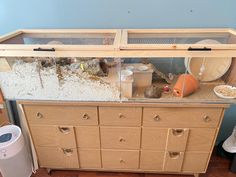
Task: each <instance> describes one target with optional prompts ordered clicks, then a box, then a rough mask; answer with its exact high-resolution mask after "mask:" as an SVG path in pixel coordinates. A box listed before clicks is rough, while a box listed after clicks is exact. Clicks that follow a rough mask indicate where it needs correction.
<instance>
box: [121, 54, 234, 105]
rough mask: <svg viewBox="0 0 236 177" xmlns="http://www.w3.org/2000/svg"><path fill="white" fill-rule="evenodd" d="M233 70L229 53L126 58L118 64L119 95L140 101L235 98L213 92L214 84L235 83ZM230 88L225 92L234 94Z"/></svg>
mask: <svg viewBox="0 0 236 177" xmlns="http://www.w3.org/2000/svg"><path fill="white" fill-rule="evenodd" d="M235 71H236V59H232V58H230V57H228V58H219V57H215V58H206V57H203V58H200V57H197V58H146V59H137V58H132V59H130V58H126V59H124V62H123V63H122V65H121V79H120V81H121V98H123V99H128V100H129V101H144V102H146V101H147V102H210V103H211V102H213V103H215V102H219V103H225V102H226V103H227V102H235V99H223V98H222V97H219V95H218V96H217V94H216V93H215V87H216V86H219V85H225V84H228V85H230V86H236V72H235ZM230 88H231V87H230ZM219 89H221V88H219ZM231 89H233V90H232V91H229V89H228V90H227V91H225V92H229V95H235V97H236V93H235V92H236V88H231ZM222 92H224V91H222Z"/></svg>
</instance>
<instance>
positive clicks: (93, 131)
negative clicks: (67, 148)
mask: <svg viewBox="0 0 236 177" xmlns="http://www.w3.org/2000/svg"><path fill="white" fill-rule="evenodd" d="M75 132H76V140H77V145H78V147H79V148H100V138H99V127H98V126H79V127H75Z"/></svg>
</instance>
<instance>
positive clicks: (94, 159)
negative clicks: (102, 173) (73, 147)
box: [78, 149, 101, 169]
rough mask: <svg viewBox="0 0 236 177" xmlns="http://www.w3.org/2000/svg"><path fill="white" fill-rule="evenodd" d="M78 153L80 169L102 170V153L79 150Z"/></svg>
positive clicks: (92, 150) (95, 150)
mask: <svg viewBox="0 0 236 177" xmlns="http://www.w3.org/2000/svg"><path fill="white" fill-rule="evenodd" d="M78 152H79V164H80V168H82V169H97V168H101V153H100V150H99V149H79V150H78Z"/></svg>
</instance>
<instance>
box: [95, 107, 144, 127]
mask: <svg viewBox="0 0 236 177" xmlns="http://www.w3.org/2000/svg"><path fill="white" fill-rule="evenodd" d="M141 116H142V108H141V107H99V118H100V124H101V125H121V126H139V125H141Z"/></svg>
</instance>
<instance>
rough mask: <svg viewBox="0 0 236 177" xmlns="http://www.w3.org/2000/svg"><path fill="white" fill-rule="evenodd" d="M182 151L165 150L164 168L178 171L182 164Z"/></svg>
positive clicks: (169, 170) (168, 170)
mask: <svg viewBox="0 0 236 177" xmlns="http://www.w3.org/2000/svg"><path fill="white" fill-rule="evenodd" d="M183 159H184V152H166V155H165V164H164V170H165V171H167V172H180V171H181V168H182V164H183Z"/></svg>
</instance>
